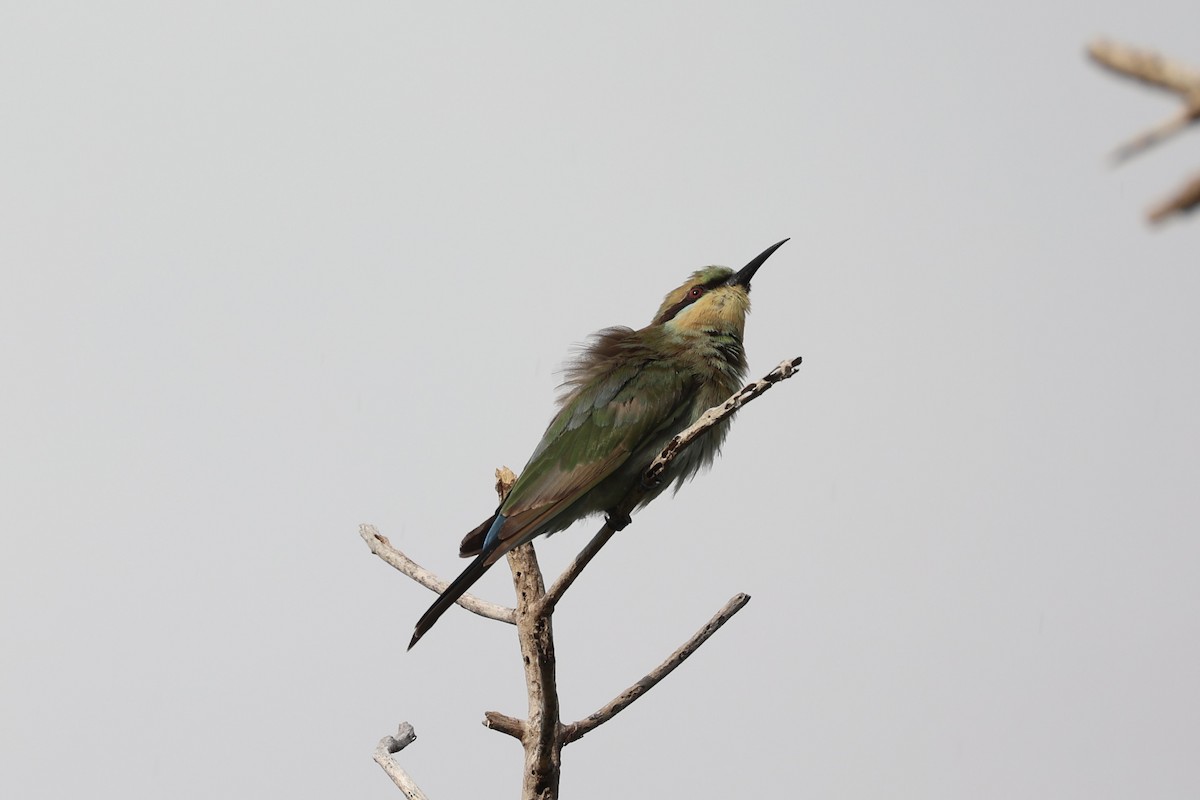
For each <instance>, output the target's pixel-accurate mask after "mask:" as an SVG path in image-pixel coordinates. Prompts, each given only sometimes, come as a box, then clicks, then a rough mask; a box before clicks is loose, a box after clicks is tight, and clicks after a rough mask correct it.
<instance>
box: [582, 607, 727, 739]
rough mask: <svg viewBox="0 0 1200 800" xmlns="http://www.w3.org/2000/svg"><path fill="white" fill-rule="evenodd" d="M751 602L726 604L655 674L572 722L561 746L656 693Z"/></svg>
mask: <svg viewBox="0 0 1200 800" xmlns="http://www.w3.org/2000/svg"><path fill="white" fill-rule="evenodd" d="M749 602H750V595H748V594H744V593H743V594H736V595H734V596H733V597H732V598H730V600H729V602H728V603H726V604H725V605H724V607H722V608H721V610H720V611H718V612H717V613H716V616H714V617H713V618H712V619H710V620H709V621H708V622H707V623H705V625H704V627H703V628H701V629H700V630H698V631H696V633H695V634H693V635H692V638H690V639H688V640H687V641H686V642H684V643H683V644H682V645H681V646H680V647H679V649H678V650H676V651H675V652H674V653H672V654H671V655H670V656H669V657H668V658H667V660H666V661H664V662H662V663H661V664H659V665H658V666H657V667H655V668H654V669H653V670H651V671H650V673H649V674H647V675H646V676H645V677H644V678H642V679H641V680H640V681H638V682H637V683H635V684H633V685H632V686H630V687H629V688H628V689H626V690H625V691H623V692H621V693H620V694H619V695H617V696H616V697H615V698H613V699H612V701H611V702H609V703H608V705H606V706H604V707H603V708H601V709H600V710H599V711H596V712H595V713H594V714H590V715H589V716H587V717H585V718H584V719H581V720H579V721H578V722H572V723H571V724H570V725H564V726H563V729H562V732H561V734H560V735H561V737H562V743H563V744H564V745H566V744H570V743H571V742H574V741H576V740H577V739H580V738H582V737H583V736H584V734H587V733H589V732H590V731H592V730H593V729H594V728H597V727H599V726H600V725H603V724H604V723H605V722H608V721H609V720H610V719H612V718H613V717H615V716H616V715H617V714H619V713H620V712H621V711H624V710H625V709H626V708H627V707H628V706H629V704H630V703H632V702H633V701H634V700H637V699H638V698H639V697H641V696H642V695H644V694H645V693H646V692H648V691H650V690H651V689H653V688H654V687H655V686H657V685H658V682H659V681H661V680H662V679H663V678H665V677H667V676H668V675H670V674H671V672H672V671H673V670H674V669H675V668H676V667H678V666H679V665H680V664H682V663H683V662H684V661H686V660H687V659H688V657H689V656H690V655H691V654H692V653H694V652H696V650H697V649H698V648H699V647H700V645H702V644H704V643H705V642H706V641H708V638H709V637H710V636H712V635H713V634H714V633H716V632H717V630H718V629H719V628H720V627H721V626H722V625H724V624H725V623H726V622H728V621H729V619H730V617H732V616H733V615H734V614H736V613H737V612H739V611H741V610H742V608H744V607H745V605H746V604H747V603H749Z"/></svg>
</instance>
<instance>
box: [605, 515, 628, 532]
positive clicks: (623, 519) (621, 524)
mask: <svg viewBox="0 0 1200 800" xmlns="http://www.w3.org/2000/svg"><path fill="white" fill-rule="evenodd" d="M604 522H605V524H606V525H608V527H610V528H612V529H613V530H614V531H623V530H625V526H627V525H628V524H629V523H631V522H633V519H631V518H630V516H629V515H628V514H626V513H625V512H623V511H610V512H608V516H607V517H605V518H604Z"/></svg>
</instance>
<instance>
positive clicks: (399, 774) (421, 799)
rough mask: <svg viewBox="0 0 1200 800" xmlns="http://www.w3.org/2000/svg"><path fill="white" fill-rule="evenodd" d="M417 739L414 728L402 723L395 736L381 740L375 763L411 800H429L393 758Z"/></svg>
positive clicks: (377, 748)
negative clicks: (394, 754) (393, 755)
mask: <svg viewBox="0 0 1200 800" xmlns="http://www.w3.org/2000/svg"><path fill="white" fill-rule="evenodd" d="M416 739H417V733H416V731H414V730H413V726H412V725H409V724H408V723H407V722H401V723H400V728H399V729H398V730H397V731H396V735H395V736H385V737H383V738H382V739H380V740H379V745H378V746H377V747H376V748H375V763H376V764H378V765H379V766H381V767H383V771H384V772H386V773H387V776H388V777H389V778H391V779H392V783H394V784H396V786H397V787H399V789H400V791H402V792H404V796H405V797H407V798H408V799H409V800H428V798H427V797H425V793H424V792H422V791H421V790H420V789H418V788H417V784H416V783H414V782H413V779H412V777H410V776H409V774H408V773H407V772H405V771H404V769H403V768H402V767H401V766H400V765H399V764H397V763H396V759H394V758H392V754H393V753H399V752H400V751H401V750H403V749H404V748H406V747H408V746H409V745H410V744H412V743H413V742H414V741H416Z"/></svg>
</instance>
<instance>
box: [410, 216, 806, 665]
mask: <svg viewBox="0 0 1200 800" xmlns="http://www.w3.org/2000/svg"><path fill="white" fill-rule="evenodd" d="M786 241H787V239H784V240H783V241H782V242H777V243H776V244H773V245H771V246H770V247H768V248H767V249H766V250H764V251H763V252H762V253H760V254H759V255H758V256H757V257H755V258H754V259H753V260H752V261H751V262H750V263H749V264H747V265H746V266H744V267H742V268H741V269H740V270H738V271H737V272H734V271H733V270H731V269H730V268H729V267H705V268H704V269H700V270H697V271H696V272H693V273H692V275H691V277H690V278H688V279H687V281H686V282H685V283H684V284H683V285H682V286H680V287H679V288H677V289H675V290H674V291H673V292H671V293H670V294H668V295H667V296H666V297H665V298H664V299H663V302H662V305H661V306H660V307H659V309H658V313H657V314H655V315H654V320H653V321H652V322H651V323H650V324H649V325H647V326H646V327H644V328H642V329H641V330H636V331H635V330H631V329H629V328H625V327H616V328H606V329H605V330H602V331H600V332H599V333H597V334H596V335H595V336H594V337H593V339H592V341H591V343H590V345H589V346H588V347H587V348H586V349H585V350H584V351H583V353H582V354H581V355H580V356H579V358H578V359H576V360H575V361H574V362H572V363H570V364H568V365H567V366H566V368H565V370H564V372H565V374H566V380H565V381H564V382H563V388H564V389H565V393H564V394H563V396H562V397H561V398H560V400H559V410H558V413H557V414H556V415H555V416H554V419H553V421H551V423H550V427H548V428H547V429H546V433H545V434H544V435H543V436H542V441H541V442H539V443H538V446H537V448H536V449H534V451H533V455H532V456H530V458H529V463H528V464H526V465H525V469H524V470H522V471H521V475H520V477H518V478H517V481H516V483H514V484H513V486H512V489H511V490H510V491H509V493H508V497H507V498H506V499H505V501H504V502H503V503H502V504H501V505H500V507H499V508H497V509H496V513H495V514H493V515H492V516H491V517H489V518H488V519H487V520H485V521H484V522H483V523H482V524H481V525H479V527H477V528H475V529H474V530H473V531H471V532H470V533H468V534H467V535H466V537H465V538H464V539H463V540H462V546H461V547H460V548H459V555H460V556H463V557H464V558H465V557H469V556H475V560H474V561H472V562H471V564H470V565H469V566H468V567H467V568H466V569H465V570H463V572H462V574H461V575H459V576H458V577H457V578H455V579H454V582H453V583H451V584H450V585H449V586H447V587H446V590H445V591H444V592H442V593H441V594H440V595H439V596H438V599H437V600H436V601H434V604H433V605H432V606H430V607H429V610H428V611H426V612H425V614H424V616H422V617H421V619H420V620H418V621H417V627H416V630H415V631H414V632H413V637H412V641H411V642H409V644H408V647H409V649H410V650H411V649H412V646H413V645H415V644H416V643H417V641H418V640H419V639H420V638H421V637H422V636H424V635H425V632H426V631H428V630H429V629H430V628H431V627H433V624H434V623H435V622H437V620H438V617H440V616H441V615H442V614H443V613H444V612H445V611H446V609H448V608H450V606H452V605H454V603H455V601H456V600H458V598H460V597H462V595H463V593H464V592H466V591H467V589H469V588H470V587H471V585H472V584H474V583H475V581H477V580H479V578H480V577H481V576H482V575H483V573H484V572H486V571H487V569H488V567H490V566H491V565H492V564H494V563H496V562H497V561H499V560H500V558H501V557H502V556H503V555H504V554H505V553H507V552H508V551H509V550H512V549H513V548H514V547H517V546H519V545H522V544H524V543H525V542H528V541H529V540H530V539H533V538H534V537H535V536H540V535H541V534H543V533H546V534H550V533H555V532H556V531H561V530H564V529H565V528H567V527H569V526H570V525H571V524H572V523H573V522H575V521H576V520H579V519H582V518H583V517H586V516H589V515H592V514H596V513H601V512H608V513H609V523H610V524H611V525H612V526H613V527H614V528H616V529H617V530H619V529H620V528H622V527H624V525H625V524H627V523H628V521H629V519H628V517H627V516H626V517H624V518H623V519H616V518H615V517H616V515H615V514H613V513H612V512H613V511H614V510H615V509H617V507H618V506H619V505H620V504H621V501H622V500H625V499H626V498H627V497H628V496H629V494H630V492H631V491H633V490H635V489H638V488H641V489H644V490H645V491H646V494H645V496H644V497H643V498H642V500H641V501H640V502H639V503H638V506H639V507H641V506H643V505H645V504H646V503H649V502H650V501H651V500H653V499H654V498H655V497H657V496H658V495H659V494H661V493H662V491H663V490H664V489H666V487H667V486H668V484H670V483H674V484H675V487H676V490H678V488H679V486H681V485H682V484H683V483H684V482H685V481H687V480H688V479H689V478H691V477H692V476H693V475H695V474H696V473H697V472H698V471H699V470H700V469H701V468H702V467H706V466H708V465H709V464H710V463H712V460H713V458H714V457H715V456H716V455H717V453H718V452H719V451H720V449H721V442H722V441H723V440H724V439H725V434H726V433H727V432H728V421H725V422H722V423H720V424H718V425H716V426H715V427H713V428H712V429H710V430H709V431H707V432H706V433H705V434H704V435H703V436H702V437H701V438H699V439H698V440H696V442H695V443H693V444H692V446H691V447H690V448H688V449H687V450H685V451H684V452H683V453H682V454H681V455H680V456H679V457H678V458H677V459H676V460H675V461H674V462H673V463H672V464H671V468H670V470H669V471H668V472H667V474H666V476H665V478H664V480H663V481H662V482H661V483H659V484H658V485H657V486H653V487H642V486H640V483H641V476H642V474H643V473H644V472H645V470H646V468H647V467H649V466H650V462H651V460H653V458H654V456H655V455H657V454H658V452H659V451H660V450H662V449H663V447H665V446H666V444H667V442H669V441H670V440H671V438H672V437H673V436H675V434H677V433H679V432H680V431H682V430H683V429H684V428H686V427H688V426H689V425H691V424H692V423H693V422H695V421H696V419H697V418H698V417H699V416H700V415H701V414H703V413H704V412H705V411H707V410H708V409H709V408H711V407H712V406H715V405H717V404H718V403H722V402H724V401H725V400H726V399H727V398H728V397H729V396H730V395H731V394H733V393H734V392H735V391H737V390H738V389H739V388H741V385H742V378H743V377H744V375H745V373H746V354H745V351H744V350H743V349H742V333H743V331H744V330H745V327H746V312H748V311H749V310H750V279H751V278H753V277H754V273H755V272H757V271H758V268H759V267H761V266H762V265H763V263H764V262H765V261H766V260H767V259H768V258H769V257H770V256H771V254H772V253H774V252H775V251H776V250H777V249H778V248H779V247H780V246H782V245H783V243H784V242H786Z"/></svg>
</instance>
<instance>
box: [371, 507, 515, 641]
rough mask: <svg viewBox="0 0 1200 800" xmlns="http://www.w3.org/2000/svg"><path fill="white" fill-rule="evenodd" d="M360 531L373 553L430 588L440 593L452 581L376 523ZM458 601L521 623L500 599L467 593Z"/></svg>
mask: <svg viewBox="0 0 1200 800" xmlns="http://www.w3.org/2000/svg"><path fill="white" fill-rule="evenodd" d="M358 534H359V536H361V537H362V538H363V541H365V542H366V543H367V547H369V548H371V552H372V553H374V554H375V555H377V556H379V557H380V558H381V559H383V560H384V561H385V562H386V563H387V564H389V565H390V566H392V567H394V568H395V569H398V570H400V572H403V573H404V574H405V575H407V576H408V577H410V578H412V579H413V580H414V581H416V582H417V583H419V584H421V585H422V586H424V587H425V588H426V589H430V590H432V591H434V592H437V593H439V594H440V593H442V592H443V591H445V589H446V587H447V586H449V585H450V582H449V581H444V580H442V579H441V578H439V577H438V576H436V575H434V574H433V573H432V572H430V571H429V570H427V569H425V568H424V567H422V566H421V565H420V564H418V563H417V562H415V561H413V560H412V559H411V558H409V557H408V556H406V555H404V553H402V552H400V551H399V550H397V549H396V548H395V547H392V543H391V542H389V541H388V539H387V537H386V536H384V535H383V534H382V533H380V532H379V531H378V530H377V529H376V528H375V526H374V525H366V524H363V525H359V526H358ZM458 604H459V605H460V606H462V607H463V608H465V609H467V610H468V611H471V612H474V613H476V614H478V615H479V616H481V617H487V618H488V619H494V620H497V621H499V622H507V623H508V624H509V625H515V624H516V623H517V612H516V610H515V609H512V608H505V607H504V606H501V605H497V604H496V603H489V602H488V601H487V600H482V599H480V598H478V597H476V596H475V595H471V594H464V595H463V596H462V597H460V598H459V599H458Z"/></svg>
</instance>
